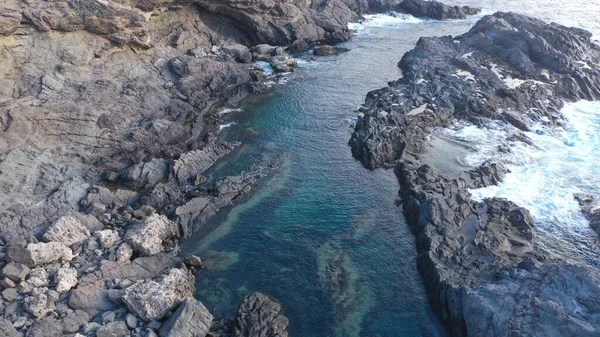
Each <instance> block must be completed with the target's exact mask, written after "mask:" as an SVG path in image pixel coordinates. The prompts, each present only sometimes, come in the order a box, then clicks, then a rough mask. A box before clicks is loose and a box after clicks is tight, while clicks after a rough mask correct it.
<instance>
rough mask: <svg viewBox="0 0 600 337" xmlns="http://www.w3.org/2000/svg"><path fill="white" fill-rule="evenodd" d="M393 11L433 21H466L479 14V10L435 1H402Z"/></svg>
mask: <svg viewBox="0 0 600 337" xmlns="http://www.w3.org/2000/svg"><path fill="white" fill-rule="evenodd" d="M395 9H396V10H399V11H402V12H404V13H406V14H410V15H413V16H416V17H421V18H430V19H435V20H448V19H466V18H467V16H469V15H474V14H477V13H479V12H481V9H479V8H473V7H468V6H462V7H459V6H448V5H445V4H443V3H441V2H439V1H435V0H433V1H430V0H403V1H401V2H400V4H398V5H397V6H396V7H395Z"/></svg>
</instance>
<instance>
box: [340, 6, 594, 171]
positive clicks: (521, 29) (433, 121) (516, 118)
mask: <svg viewBox="0 0 600 337" xmlns="http://www.w3.org/2000/svg"><path fill="white" fill-rule="evenodd" d="M590 37H591V34H590V33H588V32H585V31H582V30H581V29H577V28H567V27H564V26H560V25H557V24H546V23H544V22H543V21H540V20H537V19H532V18H528V17H524V16H521V15H518V14H513V13H497V14H494V15H492V16H486V17H484V18H483V19H481V20H480V21H479V22H478V23H477V24H476V25H475V26H474V27H473V28H472V29H471V30H470V31H469V32H468V33H466V34H464V35H461V36H457V37H455V38H452V37H450V36H446V37H441V38H421V39H420V40H419V42H418V43H417V46H416V47H415V49H413V50H412V51H410V52H408V53H406V54H405V55H404V56H403V57H402V60H401V61H400V63H399V66H400V68H401V69H402V72H403V74H404V76H403V77H402V78H401V79H399V80H398V81H395V82H391V83H390V85H389V86H388V87H387V88H384V89H381V90H375V91H372V92H370V93H369V94H368V95H367V99H366V101H365V107H364V108H363V109H362V117H361V118H360V119H359V121H358V123H357V125H356V129H355V132H354V134H353V135H352V139H351V141H350V144H351V145H352V151H353V154H354V155H355V156H356V157H357V158H358V159H360V160H361V161H362V162H363V164H364V165H365V166H367V167H370V168H373V167H376V166H380V165H383V164H386V163H393V162H394V161H395V160H396V159H398V158H400V157H401V156H402V155H403V152H405V151H408V152H411V153H412V152H415V153H418V152H421V151H422V150H423V146H424V145H425V143H426V141H425V136H426V135H427V133H428V131H429V130H431V128H433V127H436V126H442V125H444V124H445V123H447V122H448V121H450V120H453V119H455V118H459V119H463V120H468V121H470V122H473V123H475V124H482V123H484V122H485V121H487V120H489V119H497V120H502V121H505V122H508V123H510V124H512V125H514V126H515V127H517V128H519V129H523V128H525V129H527V126H526V125H528V124H531V123H532V122H542V123H546V124H548V123H550V124H552V125H558V124H560V123H561V120H562V118H561V116H560V113H559V112H558V110H559V109H560V108H561V107H562V99H565V100H569V101H574V100H578V99H587V100H594V99H598V98H600V85H599V83H600V81H599V78H600V72H599V71H598V69H596V68H590V69H588V68H589V67H585V66H584V64H587V63H590V64H596V63H597V62H598V61H599V60H600V51H599V48H598V47H597V46H596V45H595V44H593V43H592V42H591V40H590ZM515 79H516V80H517V82H516V83H520V82H518V81H523V83H524V85H520V86H515V85H513V84H514V83H515V81H514V80H515ZM423 105H425V107H426V108H425V110H424V111H423V112H422V113H417V110H415V109H417V108H419V107H421V106H423ZM519 111H523V112H525V113H522V112H521V113H519ZM546 118H547V119H548V120H549V122H544V120H546ZM524 125H525V126H524Z"/></svg>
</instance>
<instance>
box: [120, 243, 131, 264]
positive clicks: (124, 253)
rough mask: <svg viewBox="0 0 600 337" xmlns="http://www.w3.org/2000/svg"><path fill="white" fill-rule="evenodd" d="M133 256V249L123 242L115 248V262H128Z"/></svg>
mask: <svg viewBox="0 0 600 337" xmlns="http://www.w3.org/2000/svg"><path fill="white" fill-rule="evenodd" d="M132 256H133V247H132V246H131V245H130V244H129V243H127V242H123V243H122V244H120V245H119V248H117V261H129V260H130V259H131V257H132Z"/></svg>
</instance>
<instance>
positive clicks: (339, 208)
mask: <svg viewBox="0 0 600 337" xmlns="http://www.w3.org/2000/svg"><path fill="white" fill-rule="evenodd" d="M462 2H463V3H465V2H467V3H468V2H469V1H462ZM470 2H475V1H470ZM489 2H490V3H491V5H490V7H491V9H495V8H498V7H500V8H501V7H502V5H503V3H501V2H497V1H489ZM507 3H509V4H512V5H515V4H513V2H507ZM526 4H528V3H527V2H526ZM536 8H537V7H536ZM474 20H475V19H472V20H467V21H452V22H445V23H440V22H431V21H423V22H419V23H406V24H398V25H395V26H394V27H393V28H390V27H387V28H376V27H368V28H366V29H365V30H363V31H361V33H360V34H359V35H358V36H357V37H356V38H355V39H353V40H352V41H351V42H348V43H345V44H344V46H345V47H347V48H350V49H351V51H350V52H348V53H345V54H342V55H339V56H334V57H325V58H319V59H318V60H317V61H316V62H310V63H307V64H302V65H301V69H300V71H299V72H298V73H296V74H295V75H294V76H293V77H292V79H291V80H290V82H289V83H288V84H286V85H282V86H276V87H275V88H274V89H273V90H272V91H271V92H270V93H268V94H266V95H262V96H258V97H257V96H255V97H252V98H250V99H248V100H246V102H245V103H244V104H243V105H242V106H241V108H243V110H242V111H240V112H231V113H229V114H227V115H225V116H224V117H223V119H224V120H223V123H227V122H232V121H234V122H235V123H236V124H235V125H232V126H230V127H228V128H225V129H223V131H222V132H221V135H220V136H221V137H222V139H224V140H227V141H236V142H241V143H242V144H243V145H242V146H241V148H240V150H239V151H238V152H237V153H235V154H234V155H232V156H230V157H229V158H227V160H226V161H224V162H223V163H221V164H220V165H218V166H217V168H216V169H215V170H213V171H212V172H211V174H210V176H209V178H211V179H218V178H219V177H223V176H225V175H228V174H236V173H239V172H240V171H241V170H243V169H245V168H247V167H248V166H249V165H251V164H252V163H255V162H257V161H259V160H260V158H263V157H269V158H271V157H276V158H279V160H280V161H281V163H282V168H281V169H280V170H278V171H277V173H276V174H275V176H274V177H271V178H269V179H268V180H266V181H265V183H264V184H263V185H261V186H260V187H259V188H257V190H256V191H255V192H254V193H253V194H252V196H251V197H250V198H249V199H248V200H246V201H245V202H243V203H240V204H239V205H237V206H235V207H233V208H232V209H231V210H230V211H229V212H228V213H227V214H223V215H220V216H218V217H216V218H215V219H213V220H212V222H211V223H210V224H209V227H208V228H209V229H210V231H209V233H207V234H206V233H204V234H206V235H202V239H193V240H190V241H188V242H187V243H186V246H185V247H184V249H185V250H186V251H188V252H193V253H196V254H198V255H200V256H201V257H202V258H203V259H204V260H205V262H206V263H207V268H205V269H203V270H201V271H200V272H199V273H198V277H197V295H198V298H199V299H200V300H201V301H202V302H203V303H204V304H205V305H206V306H207V308H208V309H209V310H210V311H211V312H212V313H213V314H214V315H215V316H216V317H217V318H224V317H232V316H233V315H234V313H235V312H236V310H237V306H238V305H239V303H240V301H241V300H242V298H243V297H244V296H246V295H248V294H249V293H251V292H254V291H260V292H263V293H265V294H268V295H269V296H271V297H272V298H274V299H276V300H277V301H279V302H280V303H282V306H283V310H284V313H285V314H286V316H288V318H289V319H290V327H289V329H288V330H289V332H290V335H291V336H307V337H318V336H445V335H446V331H445V330H444V328H443V327H442V326H441V324H440V322H439V320H438V319H437V317H436V316H435V315H434V314H433V312H432V311H431V308H430V306H429V304H428V299H427V295H426V293H425V290H424V287H423V283H422V280H421V278H420V276H419V274H418V272H417V269H416V262H415V254H416V252H415V247H414V237H413V236H412V234H411V233H410V231H409V229H408V227H407V226H406V224H405V222H404V219H403V218H402V215H401V212H400V209H399V208H397V207H396V206H395V205H394V200H395V199H396V196H397V191H398V183H397V181H396V178H395V177H394V175H393V172H391V171H390V170H384V169H378V170H374V171H369V170H366V169H365V168H363V167H362V166H361V164H360V163H359V162H358V161H356V160H355V159H354V158H353V157H352V155H351V152H350V148H349V146H348V145H347V143H348V140H349V138H350V133H351V127H350V125H351V121H352V118H353V116H355V115H356V108H357V107H358V106H359V105H360V104H361V103H362V102H363V100H364V97H365V95H366V94H367V92H368V91H370V90H373V89H378V88H380V87H382V86H384V85H385V83H386V81H390V80H395V79H397V78H398V77H400V76H401V74H400V71H399V70H398V68H397V66H396V64H397V62H398V60H400V58H401V57H402V55H403V53H405V52H406V51H408V50H410V49H411V48H412V47H413V46H414V44H415V43H416V41H417V40H418V38H419V37H420V36H433V35H448V34H451V35H455V34H460V33H462V32H465V31H467V30H468V29H469V28H470V26H472V24H473V23H474ZM329 266H336V267H339V268H341V269H343V270H344V271H345V273H346V274H345V275H346V278H345V279H344V281H345V282H343V286H342V287H339V288H335V289H332V287H331V286H330V283H329V281H328V280H329V279H330V278H329V277H330V276H329V275H330V274H329V273H328V272H327V270H328V267H329Z"/></svg>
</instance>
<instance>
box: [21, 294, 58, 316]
mask: <svg viewBox="0 0 600 337" xmlns="http://www.w3.org/2000/svg"><path fill="white" fill-rule="evenodd" d="M23 305H24V307H25V310H26V311H27V312H28V313H30V314H32V315H33V316H34V317H35V318H42V317H44V316H46V314H47V313H48V312H50V311H51V310H52V308H51V305H50V302H49V301H48V296H47V295H46V294H37V295H33V296H29V297H27V298H25V301H24V303H23Z"/></svg>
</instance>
